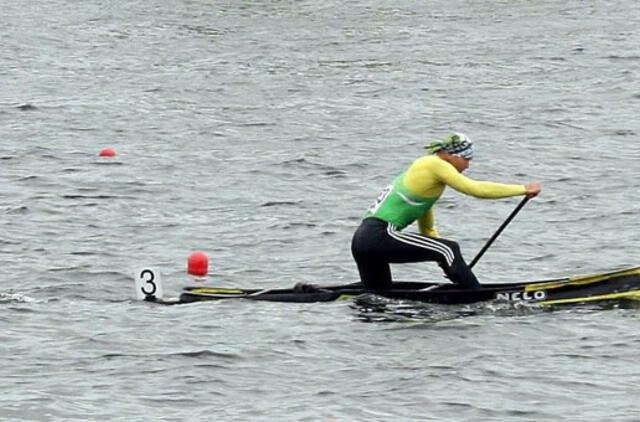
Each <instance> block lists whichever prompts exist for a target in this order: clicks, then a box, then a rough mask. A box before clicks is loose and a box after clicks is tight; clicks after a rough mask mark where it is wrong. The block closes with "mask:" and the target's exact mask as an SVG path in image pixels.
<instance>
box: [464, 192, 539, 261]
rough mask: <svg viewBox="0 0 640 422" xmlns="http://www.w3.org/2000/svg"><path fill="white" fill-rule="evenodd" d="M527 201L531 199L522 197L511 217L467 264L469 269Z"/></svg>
mask: <svg viewBox="0 0 640 422" xmlns="http://www.w3.org/2000/svg"><path fill="white" fill-rule="evenodd" d="M529 199H531V198H529V197H528V196H525V197H524V199H523V200H522V201H521V202H520V203H519V204H518V206H517V207H516V209H515V210H513V212H511V215H509V217H507V219H506V220H505V221H504V223H502V225H501V226H500V227H499V228H498V230H496V232H495V233H494V234H493V236H491V239H489V241H488V242H487V243H486V244H485V245H484V246H483V247H482V249H480V252H478V254H477V255H476V257H475V258H473V261H471V264H469V268H473V266H474V265H476V263H477V262H478V261H479V260H480V258H482V255H484V253H485V252H486V251H487V249H489V247H490V246H491V245H492V244H493V242H495V240H496V239H497V238H498V236H500V233H502V231H503V230H504V229H505V227H507V225H508V224H509V223H510V222H511V220H513V218H514V217H515V216H516V214H518V212H520V210H521V209H522V207H524V205H525V204H526V203H527V202H528V201H529Z"/></svg>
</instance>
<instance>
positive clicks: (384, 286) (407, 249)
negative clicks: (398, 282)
mask: <svg viewBox="0 0 640 422" xmlns="http://www.w3.org/2000/svg"><path fill="white" fill-rule="evenodd" d="M351 253H352V254H353V257H354V258H355V260H356V264H357V265H358V271H359V272H360V280H361V281H362V284H364V286H365V288H367V289H369V290H388V289H391V269H390V267H389V264H390V263H403V262H421V261H435V262H437V263H438V264H439V265H440V267H441V268H442V269H443V270H444V272H445V274H446V275H447V277H448V278H449V279H450V280H451V281H452V282H454V283H456V284H459V285H460V286H461V287H464V288H468V289H476V288H478V287H480V284H479V283H478V279H477V278H476V276H475V275H474V274H473V273H472V272H471V269H470V268H469V267H468V266H467V263H466V262H465V261H464V258H463V257H462V254H461V253H460V247H459V246H458V244H457V243H456V242H453V241H451V240H447V239H440V238H433V237H429V236H424V235H422V234H418V233H406V232H401V231H398V230H396V228H395V227H394V226H393V225H392V224H390V223H387V222H386V221H382V220H379V219H377V218H371V217H370V218H367V219H365V220H363V221H362V223H361V224H360V227H358V229H357V230H356V232H355V234H354V235H353V239H352V241H351Z"/></svg>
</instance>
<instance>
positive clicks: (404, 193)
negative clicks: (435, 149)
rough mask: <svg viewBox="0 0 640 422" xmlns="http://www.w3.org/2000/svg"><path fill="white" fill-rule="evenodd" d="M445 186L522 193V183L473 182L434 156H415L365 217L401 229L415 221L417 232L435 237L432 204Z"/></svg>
mask: <svg viewBox="0 0 640 422" xmlns="http://www.w3.org/2000/svg"><path fill="white" fill-rule="evenodd" d="M447 186H451V187H452V188H454V189H455V190H457V191H459V192H462V193H465V194H467V195H471V196H475V197H477V198H506V197H509V196H518V195H524V194H525V193H526V187H525V185H506V184H503V183H495V182H483V181H476V180H473V179H470V178H468V177H466V176H464V175H463V174H462V173H460V172H459V171H458V170H456V168H455V167H454V166H453V165H452V164H450V163H448V162H447V161H445V160H443V159H441V158H440V157H438V156H437V155H428V156H425V157H421V158H418V159H417V160H415V161H414V162H413V163H412V164H411V166H409V168H408V169H407V171H405V172H404V173H402V174H401V175H400V176H398V177H397V178H396V179H395V180H394V181H393V183H392V184H391V185H390V186H388V187H387V188H386V189H385V190H383V191H382V193H381V194H380V195H379V196H378V198H377V199H376V201H375V203H374V204H373V205H372V206H371V207H370V208H369V209H368V210H367V213H366V214H365V216H364V218H370V217H375V218H378V219H380V220H383V221H386V222H388V223H391V224H393V225H394V226H395V227H396V228H397V229H398V230H401V229H403V228H405V227H407V226H408V225H410V224H411V223H413V222H414V221H416V220H418V226H419V227H420V232H421V233H423V234H426V235H428V236H433V237H438V231H437V230H436V226H435V217H434V213H433V205H434V204H435V203H436V201H437V200H438V199H439V198H440V196H441V195H442V193H443V192H444V190H445V188H446V187H447Z"/></svg>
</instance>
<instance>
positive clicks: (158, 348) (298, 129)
mask: <svg viewBox="0 0 640 422" xmlns="http://www.w3.org/2000/svg"><path fill="white" fill-rule="evenodd" d="M0 10H1V11H2V12H1V16H2V19H1V20H0V28H1V31H0V41H1V45H2V50H1V51H2V54H1V55H0V78H1V80H2V86H1V88H0V133H1V141H0V213H1V215H2V218H1V220H0V224H1V225H2V235H1V236H0V274H1V285H0V359H1V360H2V365H0V386H1V390H2V394H0V419H1V420H3V421H5V420H6V421H8V420H33V421H53V420H55V421H58V420H60V421H62V420H65V421H67V420H122V421H125V420H126V421H132V420H140V421H141V420H160V419H162V420H176V421H177V420H190V421H199V420H202V421H204V420H220V421H223V420H224V421H248V420H251V421H254V420H256V421H258V420H260V421H262V420H264V421H282V420H295V421H341V422H342V421H372V420H375V421H414V420H425V421H478V420H495V421H522V420H530V421H540V420H553V421H559V420H571V421H573V420H583V421H600V420H615V421H633V420H640V412H639V411H638V409H637V396H638V393H639V392H640V387H639V385H640V365H639V364H638V348H639V347H640V333H639V329H640V324H639V321H640V318H639V317H640V314H639V313H638V310H637V309H636V310H633V309H611V310H606V311H593V310H585V309H574V310H565V311H558V312H538V311H536V310H515V311H514V312H508V313H507V315H505V312H502V311H500V310H495V311H494V310H493V308H491V307H488V308H485V309H482V310H481V311H479V312H474V311H473V310H472V311H470V312H468V313H467V314H468V315H467V316H466V317H459V318H456V317H455V315H457V314H460V315H462V314H464V313H465V312H466V311H465V310H464V309H462V310H461V309H457V310H454V311H451V310H450V309H441V308H439V307H434V308H433V309H432V310H429V311H428V312H427V313H428V314H429V316H428V317H417V318H407V317H402V318H396V319H395V322H376V320H375V319H373V320H372V319H369V321H373V322H372V323H364V322H363V321H364V320H366V318H363V316H362V315H361V312H360V311H359V310H358V309H357V307H354V305H353V304H349V303H332V304H313V305H297V304H269V303H247V302H242V301H237V302H227V303H216V304H197V305H192V306H182V307H158V306H153V305H149V304H145V303H140V302H136V301H135V300H134V299H133V298H134V294H133V288H132V283H133V281H132V273H133V271H134V270H135V269H137V268H139V267H140V266H141V265H153V266H155V267H157V268H160V269H161V270H162V273H163V275H164V278H165V281H166V283H165V289H166V290H167V291H168V293H169V295H175V294H177V292H178V291H179V290H180V288H181V287H182V286H183V285H185V284H186V283H188V282H189V279H188V277H187V276H186V274H185V266H186V258H187V256H188V254H189V253H190V252H191V251H192V250H196V249H201V250H205V251H206V252H207V253H208V254H209V255H210V257H211V267H212V268H211V273H212V275H211V276H210V277H209V282H210V283H211V284H220V285H231V286H233V285H238V286H244V287H253V286H258V287H265V288H266V287H276V286H290V285H292V284H293V283H295V282H298V281H305V282H319V283H342V282H350V281H354V280H355V279H356V278H357V274H356V271H355V266H354V265H353V263H352V261H351V256H350V252H349V241H350V238H351V234H352V232H353V230H354V229H355V227H356V226H357V224H358V219H359V217H360V216H361V215H362V213H363V211H364V210H365V209H366V207H367V206H368V205H369V203H370V202H371V201H372V200H373V199H374V198H375V196H376V195H377V193H378V191H379V190H380V189H381V188H382V187H383V186H384V185H385V184H386V183H388V182H389V181H390V180H391V178H392V177H394V176H395V175H396V174H397V173H398V172H399V171H401V170H402V169H403V168H404V167H405V166H406V165H407V164H408V163H410V162H411V161H412V160H413V159H414V158H416V157H417V156H419V154H421V152H422V151H421V147H422V145H423V144H424V143H425V142H426V141H427V140H429V139H431V138H432V137H435V136H438V135H441V134H443V133H445V132H447V131H450V130H457V131H462V132H466V133H467V134H469V135H470V136H471V137H472V138H473V139H474V140H476V142H477V147H478V151H477V158H476V159H475V160H474V164H473V167H472V168H471V170H470V172H469V174H470V175H471V176H472V177H475V178H479V179H483V178H484V179H492V180H499V181H505V182H516V181H519V182H527V181H530V180H539V181H541V182H542V183H543V184H544V192H543V195H542V196H541V197H540V198H537V199H536V200H535V201H531V202H530V204H529V205H527V207H526V208H525V209H524V210H523V211H522V212H521V214H520V215H519V216H518V218H517V219H516V221H514V222H513V223H512V225H511V226H510V227H509V228H508V229H507V231H506V232H505V233H504V234H503V235H502V236H501V238H500V239H499V241H498V242H497V243H496V245H495V246H494V247H492V248H491V249H490V251H489V252H488V253H487V255H486V256H485V257H484V258H483V260H482V261H481V262H480V263H479V264H478V266H477V272H478V275H479V277H480V278H481V280H484V281H488V280H492V281H499V282H506V281H510V280H525V279H540V278H547V277H554V276H560V275H566V274H576V273H589V272H593V271H600V270H607V269H613V268H621V267H626V266H632V265H638V264H640V256H639V254H638V250H639V248H640V237H639V235H640V224H639V219H638V216H639V215H640V189H638V185H639V183H640V182H639V180H640V164H639V161H638V160H639V159H640V143H639V142H638V135H639V134H640V119H639V117H638V116H640V83H639V82H638V80H639V76H640V35H639V32H638V28H640V5H639V3H638V2H636V1H632V0H623V1H615V2H614V1H603V0H597V1H591V2H583V1H577V0H569V1H564V2H557V1H536V2H526V1H518V2H509V1H483V2H481V1H477V2H471V1H442V0H438V1H433V2H427V3H416V2H409V1H391V2H385V1H379V0H371V1H356V2H333V1H324V2H317V1H266V0H265V1H255V0H254V1H223V2H206V1H196V0H193V1H177V0H174V1H158V0H150V1H145V2H141V1H126V2H125V1H114V2H104V1H96V0H89V1H83V2H72V1H68V0H67V1H65V0H54V1H47V2H17V1H8V0H0ZM103 147H114V148H115V149H116V150H117V151H118V153H119V155H118V156H117V157H116V158H115V159H100V158H98V156H97V153H98V151H99V150H100V149H101V148H103ZM517 201H518V200H517V199H512V200H501V201H481V200H475V199H472V198H468V197H463V196H461V195H459V194H456V193H455V192H447V194H446V195H445V197H444V198H443V200H442V201H441V203H440V204H439V207H438V218H439V228H440V232H441V234H442V235H444V236H448V237H451V238H454V239H457V240H459V241H460V243H461V245H462V247H463V250H464V251H466V255H467V257H470V256H472V255H473V254H474V253H475V252H476V251H477V250H478V249H479V248H480V247H481V246H482V244H483V243H484V241H485V240H486V239H487V238H488V237H489V236H490V235H491V234H492V233H493V231H494V230H495V228H497V226H498V225H499V224H500V223H501V222H502V220H503V219H504V218H505V217H506V215H508V213H509V212H510V211H511V209H513V207H514V206H515V205H516V204H517ZM395 274H396V276H397V277H398V278H404V279H427V278H428V279H440V278H441V275H440V272H439V269H438V268H437V266H434V265H432V264H422V265H406V266H403V267H396V268H395ZM423 311H424V310H423ZM452 312H453V313H452ZM400 314H402V312H400ZM441 314H444V317H439V315H441ZM382 319H384V318H382ZM392 319H393V318H392Z"/></svg>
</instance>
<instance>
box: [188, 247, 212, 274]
mask: <svg viewBox="0 0 640 422" xmlns="http://www.w3.org/2000/svg"><path fill="white" fill-rule="evenodd" d="M208 270H209V257H208V256H207V254H206V253H204V252H200V251H197V252H193V253H192V254H191V255H189V260H188V265H187V271H188V272H189V274H191V275H196V276H204V275H207V271H208Z"/></svg>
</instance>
